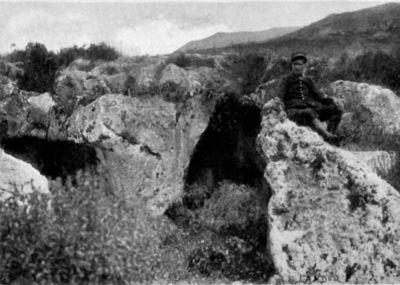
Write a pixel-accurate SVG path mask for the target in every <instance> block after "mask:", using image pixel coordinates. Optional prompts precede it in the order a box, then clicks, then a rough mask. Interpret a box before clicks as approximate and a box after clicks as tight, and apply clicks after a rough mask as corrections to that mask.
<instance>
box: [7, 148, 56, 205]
mask: <svg viewBox="0 0 400 285" xmlns="http://www.w3.org/2000/svg"><path fill="white" fill-rule="evenodd" d="M34 191H38V192H41V193H45V194H49V186H48V181H47V179H46V178H45V177H44V176H42V175H41V174H40V173H39V171H37V170H36V169H34V168H33V167H32V166H31V165H30V164H29V163H26V162H24V161H22V160H19V159H16V158H14V157H12V156H11V155H8V154H7V153H5V152H4V151H3V150H2V149H0V200H3V201H4V200H5V199H7V198H9V197H11V196H12V195H16V196H19V195H24V194H28V193H32V192H34Z"/></svg>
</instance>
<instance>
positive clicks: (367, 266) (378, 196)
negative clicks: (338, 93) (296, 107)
mask: <svg viewBox="0 0 400 285" xmlns="http://www.w3.org/2000/svg"><path fill="white" fill-rule="evenodd" d="M258 143H259V145H260V147H261V148H262V152H263V154H264V155H265V158H266V162H267V165H266V168H265V172H264V176H265V179H266V180H267V181H268V183H269V184H270V186H271V191H272V196H271V198H270V201H269V204H268V215H269V218H268V220H269V226H270V232H269V249H270V252H271V256H272V259H273V263H274V265H275V268H276V272H277V274H276V275H275V276H274V277H273V278H272V279H271V280H270V281H271V282H279V281H283V282H285V283H288V282H298V281H302V282H318V281H323V280H325V282H328V281H329V282H341V283H342V282H350V283H394V282H398V280H400V276H399V275H400V272H399V269H398V268H397V266H398V264H399V262H400V207H399V205H400V194H399V193H398V192H397V191H396V190H395V189H394V188H392V187H391V186H390V185H389V184H388V183H386V182H385V181H383V180H381V179H380V178H379V177H378V176H377V175H376V174H375V173H374V172H373V171H372V170H371V169H370V168H368V166H366V165H365V163H360V161H359V160H358V159H357V158H356V157H355V156H353V155H352V154H351V153H350V152H348V151H344V150H341V149H338V148H335V147H332V146H330V145H328V144H326V143H325V142H324V141H323V140H322V138H320V137H319V136H318V135H317V134H315V133H314V132H312V131H311V130H310V129H308V128H305V127H298V126H297V125H296V124H294V123H293V122H291V121H289V120H288V119H287V118H286V115H285V113H284V112H283V110H282V105H281V103H280V101H279V99H275V100H271V101H269V102H268V103H267V104H266V105H265V106H264V109H263V120H262V130H261V132H260V134H259V136H258Z"/></svg>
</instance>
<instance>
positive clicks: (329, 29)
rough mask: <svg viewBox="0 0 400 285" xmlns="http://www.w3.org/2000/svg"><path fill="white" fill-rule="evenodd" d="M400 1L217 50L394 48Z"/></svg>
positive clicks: (333, 52) (328, 52)
mask: <svg viewBox="0 0 400 285" xmlns="http://www.w3.org/2000/svg"><path fill="white" fill-rule="evenodd" d="M399 17H400V3H389V4H384V5H379V6H375V7H372V8H367V9H362V10H358V11H355V12H347V13H340V14H331V15H329V16H327V17H326V18H324V19H322V20H320V21H317V22H314V23H312V24H310V25H308V26H305V27H303V28H301V29H299V30H297V31H294V32H292V33H289V34H286V35H283V36H282V37H278V38H274V39H270V40H267V41H265V42H262V43H251V44H239V45H236V46H234V47H231V48H221V49H219V50H217V51H215V50H214V51H211V50H203V52H205V53H210V52H214V53H220V52H225V51H244V50H246V51H249V50H265V49H271V50H273V51H275V52H277V53H280V54H283V55H289V54H290V53H292V52H294V51H296V50H305V51H307V52H309V53H310V54H313V55H315V56H324V57H334V56H337V55H339V54H342V53H343V52H347V53H349V54H354V55H358V54H361V53H362V52H365V51H376V50H383V51H388V52H390V51H392V50H393V49H394V48H395V47H396V46H397V45H398V44H399V42H400V37H399V35H400V24H399V22H398V19H399Z"/></svg>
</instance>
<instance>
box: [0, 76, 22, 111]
mask: <svg viewBox="0 0 400 285" xmlns="http://www.w3.org/2000/svg"><path fill="white" fill-rule="evenodd" d="M18 92H19V89H18V87H17V84H16V82H15V81H13V80H11V79H9V78H7V77H5V76H2V75H0V108H2V107H3V106H4V105H5V104H6V103H7V102H8V100H9V99H11V98H12V97H13V96H14V95H15V94H18Z"/></svg>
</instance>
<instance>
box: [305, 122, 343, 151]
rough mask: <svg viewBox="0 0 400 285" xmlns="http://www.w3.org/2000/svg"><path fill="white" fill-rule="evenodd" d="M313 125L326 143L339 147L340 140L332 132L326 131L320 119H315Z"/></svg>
mask: <svg viewBox="0 0 400 285" xmlns="http://www.w3.org/2000/svg"><path fill="white" fill-rule="evenodd" d="M312 124H313V126H314V130H315V131H316V132H317V133H318V134H320V135H321V136H322V137H323V138H324V140H325V141H327V142H328V143H331V144H333V145H336V146H338V145H339V143H340V138H339V137H338V136H336V135H334V134H332V133H331V132H329V131H327V130H326V129H325V126H324V125H323V124H322V122H321V121H320V120H318V119H313V120H312Z"/></svg>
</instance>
